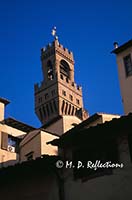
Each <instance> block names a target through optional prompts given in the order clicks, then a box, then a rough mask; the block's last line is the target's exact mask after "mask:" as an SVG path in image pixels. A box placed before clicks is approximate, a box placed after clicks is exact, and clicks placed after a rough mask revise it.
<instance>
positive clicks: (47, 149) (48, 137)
mask: <svg viewBox="0 0 132 200" xmlns="http://www.w3.org/2000/svg"><path fill="white" fill-rule="evenodd" d="M56 138H58V137H57V136H55V135H52V134H50V133H47V132H45V131H41V155H43V154H48V155H58V147H56V146H53V145H51V144H48V145H47V144H46V143H47V142H49V141H52V140H54V139H56Z"/></svg>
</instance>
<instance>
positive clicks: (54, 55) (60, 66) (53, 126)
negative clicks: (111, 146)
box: [35, 37, 88, 134]
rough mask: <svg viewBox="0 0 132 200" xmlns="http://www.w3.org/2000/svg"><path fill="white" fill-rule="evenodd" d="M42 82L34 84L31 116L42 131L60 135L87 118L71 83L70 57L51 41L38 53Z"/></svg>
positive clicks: (56, 42) (79, 91)
mask: <svg viewBox="0 0 132 200" xmlns="http://www.w3.org/2000/svg"><path fill="white" fill-rule="evenodd" d="M41 62H42V72H43V78H44V79H43V81H42V82H41V84H40V85H39V84H35V113H36V114H37V116H38V118H39V120H40V121H41V123H42V125H43V127H44V128H46V129H47V130H49V131H52V132H57V133H58V134H62V133H64V132H65V131H67V130H68V129H70V128H71V127H72V126H73V124H78V123H80V122H81V121H82V120H84V119H86V118H87V117H88V114H87V112H86V111H85V110H84V109H83V98H82V88H81V87H80V86H78V85H77V84H76V83H75V80H74V58H73V53H72V52H71V51H69V50H68V49H66V48H64V47H63V46H62V45H61V44H60V43H59V41H58V38H57V37H55V39H54V41H53V43H52V44H48V45H47V47H46V48H42V49H41Z"/></svg>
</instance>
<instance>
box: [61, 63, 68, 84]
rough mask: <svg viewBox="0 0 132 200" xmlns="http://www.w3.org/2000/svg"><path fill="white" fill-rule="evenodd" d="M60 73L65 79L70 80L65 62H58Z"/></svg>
mask: <svg viewBox="0 0 132 200" xmlns="http://www.w3.org/2000/svg"><path fill="white" fill-rule="evenodd" d="M60 73H61V74H63V75H64V76H66V78H68V79H70V67H69V64H68V63H67V62H66V61H65V60H61V61H60ZM68 79H67V80H68Z"/></svg>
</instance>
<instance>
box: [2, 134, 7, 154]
mask: <svg viewBox="0 0 132 200" xmlns="http://www.w3.org/2000/svg"><path fill="white" fill-rule="evenodd" d="M7 146H8V134H7V133H5V132H1V148H2V149H6V150H7Z"/></svg>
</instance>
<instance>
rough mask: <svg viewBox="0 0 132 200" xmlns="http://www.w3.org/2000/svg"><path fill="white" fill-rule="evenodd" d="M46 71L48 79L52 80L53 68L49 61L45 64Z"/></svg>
mask: <svg viewBox="0 0 132 200" xmlns="http://www.w3.org/2000/svg"><path fill="white" fill-rule="evenodd" d="M47 70H48V79H50V80H52V79H53V78H54V75H53V66H52V62H51V60H48V62H47Z"/></svg>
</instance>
